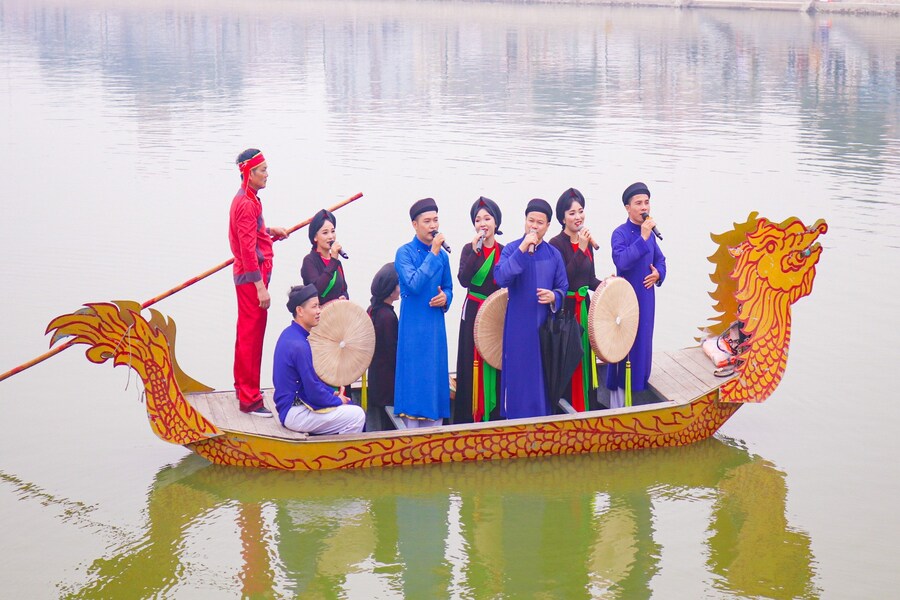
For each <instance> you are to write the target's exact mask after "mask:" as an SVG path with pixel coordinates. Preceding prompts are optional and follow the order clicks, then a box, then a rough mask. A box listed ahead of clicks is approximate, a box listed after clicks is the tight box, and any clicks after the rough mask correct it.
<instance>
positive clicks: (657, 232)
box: [641, 213, 663, 240]
mask: <svg viewBox="0 0 900 600" xmlns="http://www.w3.org/2000/svg"><path fill="white" fill-rule="evenodd" d="M641 217H642V218H643V219H644V220H645V221H646V220H647V218H648V217H650V215H649V214H648V213H641ZM653 235H655V236H656V239H658V240H661V239H663V237H662V234H661V233H660V232H659V231H658V230H657V229H656V226H655V225H654V226H653Z"/></svg>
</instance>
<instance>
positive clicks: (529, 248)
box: [528, 229, 537, 254]
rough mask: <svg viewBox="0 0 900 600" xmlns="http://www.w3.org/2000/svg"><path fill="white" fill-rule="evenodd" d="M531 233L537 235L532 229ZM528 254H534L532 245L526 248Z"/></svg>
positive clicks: (535, 230)
mask: <svg viewBox="0 0 900 600" xmlns="http://www.w3.org/2000/svg"><path fill="white" fill-rule="evenodd" d="M531 233H537V229H532V230H531ZM528 254H534V244H531V245H529V246H528Z"/></svg>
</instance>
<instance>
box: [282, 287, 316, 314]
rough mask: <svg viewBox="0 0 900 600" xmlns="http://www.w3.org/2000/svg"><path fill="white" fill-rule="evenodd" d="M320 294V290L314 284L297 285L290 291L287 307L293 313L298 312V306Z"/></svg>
mask: <svg viewBox="0 0 900 600" xmlns="http://www.w3.org/2000/svg"><path fill="white" fill-rule="evenodd" d="M318 295H319V290H317V289H316V286H314V285H313V284H309V285H295V286H294V287H292V288H291V291H290V292H288V301H287V309H288V312H289V313H291V314H292V315H295V314H297V307H298V306H302V305H303V303H304V302H306V301H307V300H309V299H310V298H312V297H314V296H318Z"/></svg>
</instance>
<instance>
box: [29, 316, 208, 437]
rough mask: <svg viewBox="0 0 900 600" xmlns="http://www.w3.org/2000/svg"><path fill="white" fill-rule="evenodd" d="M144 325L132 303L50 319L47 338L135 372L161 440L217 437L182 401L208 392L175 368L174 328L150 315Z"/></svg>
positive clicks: (150, 416)
mask: <svg viewBox="0 0 900 600" xmlns="http://www.w3.org/2000/svg"><path fill="white" fill-rule="evenodd" d="M150 313H151V318H150V321H149V322H148V321H147V320H146V319H144V317H143V316H142V315H141V307H140V305H139V304H137V303H136V302H127V301H122V302H116V303H95V304H86V305H85V307H84V308H82V309H80V310H77V311H75V312H74V313H71V314H66V315H62V316H60V317H57V318H55V319H53V321H51V322H50V324H49V325H48V326H47V333H51V332H52V333H53V338H52V341H51V345H53V344H54V343H56V342H57V341H58V340H60V339H61V338H64V337H73V338H74V342H75V343H76V344H87V346H88V349H87V351H86V352H85V355H86V356H87V358H88V360H89V361H91V362H93V363H97V364H100V363H104V362H106V361H107V360H109V359H110V358H112V359H113V364H114V365H116V366H119V365H126V366H128V367H131V368H132V369H134V371H135V372H136V373H137V374H138V376H139V377H140V378H141V380H142V381H143V384H144V389H145V391H146V405H147V416H148V418H149V420H150V427H151V428H152V429H153V432H154V433H156V435H158V436H159V437H160V438H162V439H164V440H165V441H167V442H172V443H173V444H182V445H183V444H190V443H193V442H198V441H201V440H206V439H209V438H210V437H214V436H217V435H219V433H220V432H219V430H218V429H217V428H216V427H215V425H213V424H212V423H210V422H209V421H207V420H206V419H205V418H204V417H203V415H201V414H200V413H199V412H197V411H196V410H194V408H193V407H192V406H191V405H190V404H189V403H188V402H187V401H186V400H185V398H184V395H183V394H182V390H185V391H204V390H209V389H211V388H208V387H206V386H204V385H202V384H200V383H198V382H197V381H195V380H193V379H191V378H190V377H188V376H187V375H185V374H184V372H183V371H181V369H180V368H179V367H178V364H177V363H176V362H175V358H174V352H172V345H173V344H174V336H175V323H174V322H172V321H171V320H166V319H165V318H164V317H163V316H162V315H161V314H160V313H159V312H157V311H155V310H151V311H150Z"/></svg>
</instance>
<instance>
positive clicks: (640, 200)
mask: <svg viewBox="0 0 900 600" xmlns="http://www.w3.org/2000/svg"><path fill="white" fill-rule="evenodd" d="M625 210H626V211H627V212H628V219H629V220H630V221H631V222H632V223H635V224H637V225H640V224H641V223H643V222H644V218H643V217H642V216H641V215H642V214H643V213H647V214H648V215H649V214H650V196H648V195H647V194H637V195H635V196H632V197H631V200H630V201H629V202H628V204H626V205H625Z"/></svg>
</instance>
